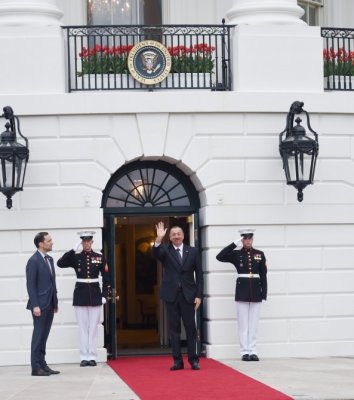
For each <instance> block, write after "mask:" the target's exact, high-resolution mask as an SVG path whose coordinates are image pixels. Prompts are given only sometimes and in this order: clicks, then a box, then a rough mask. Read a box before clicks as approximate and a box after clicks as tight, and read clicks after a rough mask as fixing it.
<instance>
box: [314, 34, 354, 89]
mask: <svg viewBox="0 0 354 400" xmlns="http://www.w3.org/2000/svg"><path fill="white" fill-rule="evenodd" d="M321 35H322V37H323V40H324V49H323V69H324V88H325V90H354V30H353V29H342V28H321Z"/></svg>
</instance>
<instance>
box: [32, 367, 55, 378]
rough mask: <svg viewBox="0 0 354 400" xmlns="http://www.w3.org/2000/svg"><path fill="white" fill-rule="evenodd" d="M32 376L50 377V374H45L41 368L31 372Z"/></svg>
mask: <svg viewBox="0 0 354 400" xmlns="http://www.w3.org/2000/svg"><path fill="white" fill-rule="evenodd" d="M31 375H32V376H50V375H51V373H50V372H47V371H46V370H44V369H43V368H37V369H33V370H32V374H31Z"/></svg>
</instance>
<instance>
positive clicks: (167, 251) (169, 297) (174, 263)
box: [152, 244, 203, 303]
mask: <svg viewBox="0 0 354 400" xmlns="http://www.w3.org/2000/svg"><path fill="white" fill-rule="evenodd" d="M152 255H153V257H155V258H157V259H158V260H160V261H161V262H162V263H163V265H164V274H163V278H162V283H161V287H160V298H161V299H162V300H165V301H167V302H173V301H174V300H175V299H176V296H177V293H178V290H179V287H181V288H182V292H183V295H184V297H185V299H186V300H187V301H188V302H189V303H194V300H195V298H196V297H199V298H202V296H203V270H202V265H201V262H200V257H199V254H198V251H197V249H196V248H195V247H191V246H188V245H185V244H184V245H183V262H182V265H181V264H180V263H179V261H178V259H177V254H176V250H175V249H174V247H173V246H172V244H169V245H165V244H161V245H160V246H157V247H155V246H153V248H152ZM194 273H195V277H194Z"/></svg>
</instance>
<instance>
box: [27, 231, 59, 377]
mask: <svg viewBox="0 0 354 400" xmlns="http://www.w3.org/2000/svg"><path fill="white" fill-rule="evenodd" d="M34 244H35V246H36V248H37V251H36V252H35V253H34V254H33V255H32V256H31V257H30V259H29V260H28V262H27V266H26V278H27V292H28V296H29V299H28V303H27V309H28V310H31V312H32V317H33V334H32V342H31V366H32V375H33V376H49V375H53V374H59V371H53V370H52V369H51V368H50V367H49V366H48V365H47V363H46V361H45V354H46V345H47V339H48V336H49V332H50V328H51V327H52V322H53V318H54V313H56V312H57V311H58V298H57V288H56V283H55V270H54V263H53V258H52V257H50V256H49V255H48V254H47V253H48V252H49V251H51V250H52V247H53V241H52V238H51V236H50V235H49V234H48V232H39V233H37V235H36V236H35V237H34Z"/></svg>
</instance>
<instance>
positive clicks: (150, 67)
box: [128, 40, 172, 85]
mask: <svg viewBox="0 0 354 400" xmlns="http://www.w3.org/2000/svg"><path fill="white" fill-rule="evenodd" d="M171 65H172V59H171V55H170V53H169V52H168V50H167V48H166V47H165V46H164V45H163V44H162V43H159V42H156V41H155V40H144V41H142V42H139V43H138V44H136V45H135V46H134V47H133V48H132V49H131V50H130V52H129V56H128V68H129V71H130V73H131V75H132V77H133V78H134V79H136V80H137V81H138V82H140V83H144V84H145V85H155V84H157V83H160V82H162V81H163V80H164V79H166V78H167V75H168V74H169V73H170V70H171Z"/></svg>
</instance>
